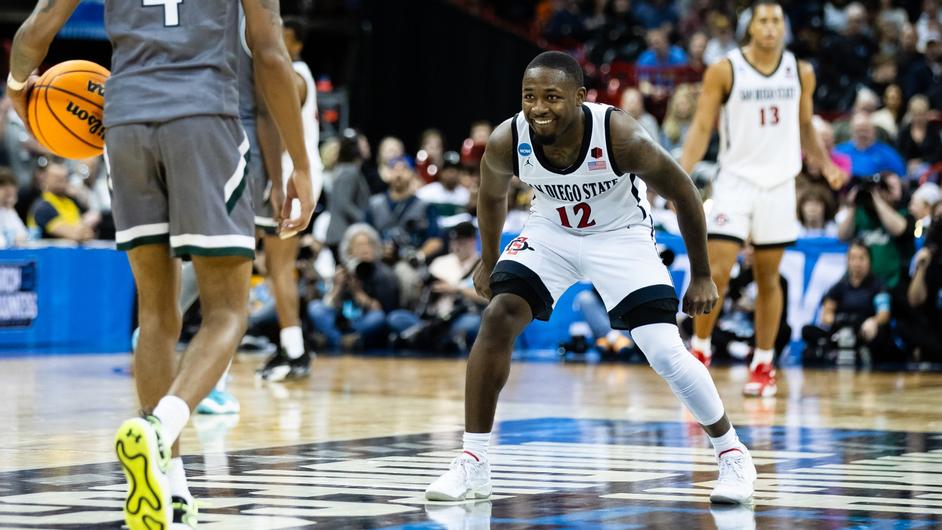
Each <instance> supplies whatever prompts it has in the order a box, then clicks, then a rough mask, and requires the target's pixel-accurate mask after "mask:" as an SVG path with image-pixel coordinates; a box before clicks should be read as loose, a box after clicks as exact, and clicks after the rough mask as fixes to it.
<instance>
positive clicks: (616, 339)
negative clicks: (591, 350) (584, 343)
mask: <svg viewBox="0 0 942 530" xmlns="http://www.w3.org/2000/svg"><path fill="white" fill-rule="evenodd" d="M572 305H573V310H574V311H575V313H576V315H577V316H576V321H581V322H585V324H587V325H588V327H589V331H591V333H592V335H591V337H583V338H584V339H585V340H589V339H595V349H596V350H598V352H599V353H600V354H602V356H603V357H614V356H616V355H626V354H628V353H629V352H630V351H631V350H632V349H633V348H634V346H635V343H634V341H633V340H631V335H630V334H629V333H628V332H627V331H621V330H615V329H612V322H611V320H610V319H609V317H608V311H606V310H605V303H604V302H603V301H602V296H601V295H600V294H599V293H598V291H596V290H595V288H594V287H593V288H592V289H590V290H587V291H582V292H581V293H579V294H577V295H576V299H575V300H573V304H572ZM577 329H578V328H577ZM573 331H574V330H573V329H572V328H570V335H571V336H570V340H569V344H573V343H575V342H576V341H577V340H579V339H578V338H577V337H576V336H572V335H573V333H572V332H573ZM583 332H584V331H583Z"/></svg>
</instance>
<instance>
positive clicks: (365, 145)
mask: <svg viewBox="0 0 942 530" xmlns="http://www.w3.org/2000/svg"><path fill="white" fill-rule="evenodd" d="M357 146H358V147H359V148H360V160H361V161H362V165H361V166H360V170H361V171H362V172H363V176H364V177H366V183H367V184H369V186H370V193H371V194H374V195H375V194H377V193H383V192H384V191H386V188H387V187H388V186H387V185H386V181H385V180H383V177H382V176H381V175H380V174H379V167H378V166H377V163H376V159H374V158H373V150H372V148H371V147H370V140H369V139H368V138H367V137H366V135H365V134H363V133H360V135H359V136H358V137H357Z"/></svg>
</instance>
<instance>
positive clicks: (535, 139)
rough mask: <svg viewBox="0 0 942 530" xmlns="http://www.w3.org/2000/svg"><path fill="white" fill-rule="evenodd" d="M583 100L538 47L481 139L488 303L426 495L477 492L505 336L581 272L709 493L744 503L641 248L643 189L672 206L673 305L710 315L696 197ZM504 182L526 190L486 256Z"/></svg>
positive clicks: (702, 375)
mask: <svg viewBox="0 0 942 530" xmlns="http://www.w3.org/2000/svg"><path fill="white" fill-rule="evenodd" d="M585 95H586V89H585V88H584V87H583V86H582V70H581V68H580V67H579V64H578V63H577V62H576V61H575V60H574V59H573V58H572V57H570V56H568V55H566V54H564V53H559V52H545V53H542V54H540V55H538V56H537V57H536V58H535V59H534V60H533V61H532V62H531V63H530V65H529V66H528V67H527V69H526V71H525V73H524V77H523V111H522V112H521V113H519V114H517V115H516V116H514V117H513V118H511V119H509V120H507V121H505V122H504V123H502V124H501V125H500V126H499V127H498V128H497V129H496V130H495V131H494V133H493V134H492V135H491V137H490V139H489V140H488V142H487V147H486V149H485V152H484V157H483V159H482V161H481V189H480V195H479V199H478V220H479V223H480V230H481V239H482V252H481V265H480V266H479V267H478V269H477V270H476V271H475V274H474V282H475V286H476V288H477V290H478V292H479V293H480V294H481V295H482V296H485V297H487V298H491V301H490V304H489V305H488V307H487V309H486V310H485V312H484V315H483V318H482V323H481V332H480V335H479V336H478V338H477V340H476V341H475V343H474V346H473V348H472V349H471V354H470V356H469V358H468V371H467V381H466V387H465V430H466V432H465V434H464V448H463V449H464V450H463V452H462V453H461V454H460V455H459V456H458V457H457V458H455V460H454V461H453V462H452V464H451V468H450V470H449V471H448V472H447V473H445V474H444V475H443V476H441V477H440V478H439V479H438V480H436V481H435V482H433V483H432V484H431V485H430V486H429V487H428V489H427V490H426V497H427V498H428V499H431V500H461V499H466V498H486V497H488V496H489V495H490V493H491V482H490V467H489V464H488V458H487V448H488V443H489V440H490V432H491V429H492V426H493V423H494V413H495V409H496V407H497V398H498V394H499V393H500V390H501V388H502V387H503V385H504V383H505V382H506V381H507V376H508V374H509V371H510V354H511V350H512V349H513V344H514V340H515V339H516V337H517V335H519V334H520V332H522V331H523V329H524V328H525V327H526V326H527V325H528V324H529V323H530V321H531V320H533V318H537V319H540V320H546V319H548V318H549V316H550V313H551V312H552V310H553V305H554V304H555V303H556V300H558V299H559V296H560V295H562V294H563V292H564V291H565V290H566V289H567V288H569V286H570V285H572V284H574V283H576V282H577V281H579V280H581V279H583V278H586V279H588V280H590V281H591V282H592V283H593V285H594V286H595V288H596V289H597V290H598V292H599V293H600V294H601V295H602V299H603V301H604V302H605V307H606V309H607V310H608V312H609V317H610V319H611V323H612V327H613V328H616V329H628V330H631V335H632V337H633V338H634V340H635V343H636V344H637V345H638V347H639V348H641V350H642V351H643V352H644V354H645V356H647V359H648V362H649V363H650V364H651V366H652V367H653V368H654V370H655V371H656V372H657V373H658V374H660V375H661V376H662V377H663V378H664V379H665V380H666V381H667V383H668V384H669V385H670V387H671V389H672V390H673V391H674V393H675V394H676V395H677V397H679V398H680V400H681V401H682V402H683V403H684V405H686V406H687V408H688V409H690V411H691V413H692V414H693V416H694V417H695V418H696V419H697V421H698V422H699V423H700V424H701V425H703V428H704V430H705V431H706V432H707V434H708V435H709V437H710V440H711V442H712V443H713V446H714V448H715V450H716V455H717V458H718V460H719V469H720V475H719V480H718V482H717V484H716V488H715V489H714V490H713V493H712V495H711V499H712V500H713V501H715V502H731V503H739V502H745V501H747V500H748V499H749V498H750V497H751V496H752V491H753V482H754V480H755V478H756V470H755V467H754V466H753V464H752V458H751V457H750V456H749V452H748V450H747V449H746V447H745V446H744V445H743V444H742V443H741V442H740V441H739V438H738V437H737V436H736V431H735V430H734V429H733V426H732V425H731V424H730V422H729V419H728V418H727V417H726V413H725V411H724V409H723V403H722V401H720V397H719V394H718V393H717V391H716V387H715V386H714V384H713V381H712V379H710V374H709V372H708V371H707V369H706V368H705V367H704V366H703V365H702V364H701V363H699V362H697V360H696V359H694V358H693V357H692V356H691V355H690V352H689V351H687V349H686V348H685V347H684V344H683V341H682V339H681V337H680V332H679V331H678V328H677V321H676V317H677V309H678V300H677V296H676V294H675V290H674V286H673V285H672V284H671V279H670V275H669V274H668V271H667V268H666V267H665V266H664V265H663V264H662V263H661V260H660V257H659V256H658V253H657V250H656V248H655V243H654V230H653V228H652V224H651V216H650V213H649V212H650V205H649V204H648V203H647V199H646V184H647V185H650V186H651V187H652V188H654V189H655V190H656V191H657V192H658V193H661V194H663V195H664V196H665V197H667V198H668V199H670V200H672V201H674V204H675V205H676V207H677V216H678V221H679V223H680V226H681V230H682V232H683V234H684V240H685V242H686V244H687V249H688V252H689V255H690V264H691V274H692V277H691V281H690V286H689V287H688V289H687V293H686V295H685V296H684V302H683V310H684V311H685V312H686V313H689V314H691V315H698V314H702V313H706V312H709V311H710V310H711V309H712V308H713V305H714V303H715V302H716V299H717V293H716V287H715V286H714V285H713V281H712V280H711V279H710V268H709V261H708V259H707V252H706V221H705V219H704V217H703V208H702V206H701V203H700V198H699V196H698V195H697V190H696V188H695V187H694V185H693V183H692V182H691V180H690V178H689V177H688V176H687V175H686V174H685V173H684V172H683V170H681V168H680V166H678V165H677V163H676V162H674V160H673V159H671V157H670V155H668V154H667V152H665V151H664V150H663V149H661V148H660V147H659V146H658V145H657V143H656V142H655V141H654V140H652V139H651V137H650V136H649V135H648V134H647V133H646V132H644V129H643V128H642V127H641V126H640V125H638V123H637V122H636V121H635V120H634V119H633V118H631V117H630V116H628V114H626V113H624V112H621V111H620V110H618V109H616V108H614V107H610V106H607V105H597V104H592V103H586V102H585ZM515 174H516V175H519V177H520V178H521V179H522V180H523V181H524V182H526V183H527V184H529V185H530V186H531V187H532V188H533V189H534V190H535V193H536V195H535V198H534V201H533V207H532V209H531V215H530V218H529V220H528V221H527V224H526V226H525V227H524V229H523V232H522V233H521V234H520V237H518V238H516V239H515V240H513V241H512V242H511V243H510V244H509V245H507V247H506V248H505V249H504V251H503V254H500V252H499V249H498V242H499V241H500V234H501V229H502V227H503V225H504V219H505V218H506V215H507V193H508V190H509V187H510V183H511V179H512V178H513V176H514V175H515ZM498 257H499V259H498Z"/></svg>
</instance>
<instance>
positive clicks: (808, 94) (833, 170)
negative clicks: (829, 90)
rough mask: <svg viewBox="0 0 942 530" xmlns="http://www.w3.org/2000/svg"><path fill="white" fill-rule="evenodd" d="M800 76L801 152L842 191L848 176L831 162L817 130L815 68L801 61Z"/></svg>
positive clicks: (799, 119)
mask: <svg viewBox="0 0 942 530" xmlns="http://www.w3.org/2000/svg"><path fill="white" fill-rule="evenodd" d="M798 75H799V76H800V78H801V102H800V106H799V108H798V123H799V130H800V134H801V150H802V151H804V153H805V154H806V155H807V156H808V158H809V159H811V162H812V163H814V164H815V165H816V166H817V167H818V168H819V169H820V170H821V174H823V175H824V178H825V179H827V181H828V184H829V185H830V186H831V187H832V188H834V189H836V190H837V189H840V188H841V187H843V186H844V184H846V183H847V178H848V177H847V174H846V173H844V171H843V170H841V168H839V167H837V166H836V165H835V164H834V162H832V161H831V155H830V153H828V152H827V150H826V149H825V148H824V143H823V142H821V138H820V137H819V136H818V132H817V131H816V130H815V128H814V125H813V121H812V118H814V87H815V83H816V80H815V77H814V68H812V67H811V65H810V64H808V63H806V62H804V61H800V62H799V63H798Z"/></svg>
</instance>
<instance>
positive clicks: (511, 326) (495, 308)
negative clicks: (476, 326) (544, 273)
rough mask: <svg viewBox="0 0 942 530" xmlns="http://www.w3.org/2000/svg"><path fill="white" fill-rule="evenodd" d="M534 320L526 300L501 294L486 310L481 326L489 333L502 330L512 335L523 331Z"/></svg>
mask: <svg viewBox="0 0 942 530" xmlns="http://www.w3.org/2000/svg"><path fill="white" fill-rule="evenodd" d="M532 319H533V314H532V312H531V310H530V305H529V304H528V303H527V301H526V300H524V299H523V298H522V297H520V296H517V295H513V294H500V295H498V296H496V297H494V299H493V300H491V303H489V304H488V305H487V308H486V309H485V310H484V314H483V315H482V316H481V326H482V328H485V329H486V330H487V331H488V333H495V332H499V331H500V330H506V331H507V332H508V333H512V332H513V331H514V330H518V329H522V328H523V327H524V326H526V325H527V324H528V323H529V322H530V320H532Z"/></svg>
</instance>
